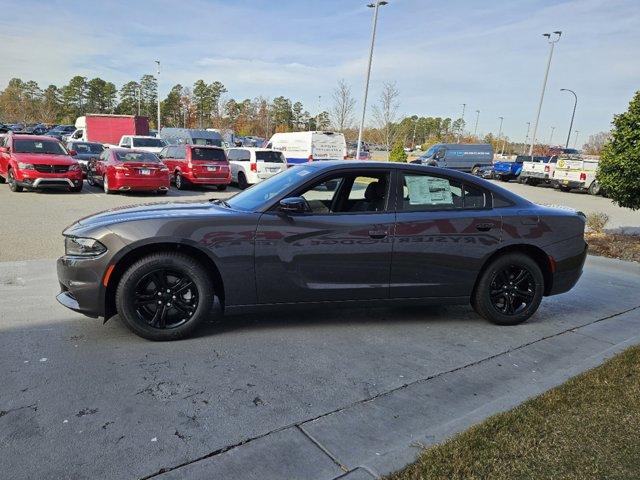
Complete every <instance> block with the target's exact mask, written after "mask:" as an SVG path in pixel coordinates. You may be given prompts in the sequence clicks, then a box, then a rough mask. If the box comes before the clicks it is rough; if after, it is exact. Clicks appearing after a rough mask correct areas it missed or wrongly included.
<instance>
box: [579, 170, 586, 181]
mask: <svg viewBox="0 0 640 480" xmlns="http://www.w3.org/2000/svg"><path fill="white" fill-rule="evenodd" d="M586 179H587V174H586V173H584V172H581V173H580V180H581V181H585V180H586Z"/></svg>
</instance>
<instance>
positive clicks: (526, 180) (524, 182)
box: [518, 177, 529, 185]
mask: <svg viewBox="0 0 640 480" xmlns="http://www.w3.org/2000/svg"><path fill="white" fill-rule="evenodd" d="M518 183H521V184H522V185H527V184H528V183H529V177H519V178H518Z"/></svg>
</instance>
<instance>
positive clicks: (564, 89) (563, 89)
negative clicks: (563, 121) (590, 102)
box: [560, 88, 578, 148]
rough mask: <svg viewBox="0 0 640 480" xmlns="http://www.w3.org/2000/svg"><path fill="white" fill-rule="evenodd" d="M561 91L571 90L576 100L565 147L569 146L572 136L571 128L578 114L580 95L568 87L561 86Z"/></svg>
mask: <svg viewBox="0 0 640 480" xmlns="http://www.w3.org/2000/svg"><path fill="white" fill-rule="evenodd" d="M560 91H561V92H570V93H573V97H574V102H573V113H572V114H571V123H569V133H568V134H567V144H566V145H565V146H564V148H569V139H570V138H571V129H572V128H573V119H574V117H575V116H576V107H577V106H578V95H576V92H574V91H573V90H569V89H568V88H561V89H560Z"/></svg>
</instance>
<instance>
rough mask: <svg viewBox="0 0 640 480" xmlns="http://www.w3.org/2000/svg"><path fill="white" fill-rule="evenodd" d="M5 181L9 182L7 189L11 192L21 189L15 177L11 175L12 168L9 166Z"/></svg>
mask: <svg viewBox="0 0 640 480" xmlns="http://www.w3.org/2000/svg"><path fill="white" fill-rule="evenodd" d="M7 183H8V184H9V190H11V191H12V192H16V193H18V192H21V191H22V187H21V186H20V185H18V181H17V180H16V177H14V176H13V169H11V168H10V169H9V171H8V172H7Z"/></svg>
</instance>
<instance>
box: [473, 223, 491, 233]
mask: <svg viewBox="0 0 640 480" xmlns="http://www.w3.org/2000/svg"><path fill="white" fill-rule="evenodd" d="M495 226H496V224H495V223H477V224H476V230H479V231H480V232H488V231H489V230H491V229H492V228H493V227H495Z"/></svg>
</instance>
